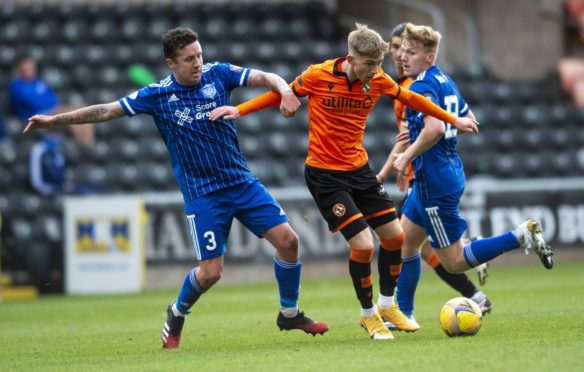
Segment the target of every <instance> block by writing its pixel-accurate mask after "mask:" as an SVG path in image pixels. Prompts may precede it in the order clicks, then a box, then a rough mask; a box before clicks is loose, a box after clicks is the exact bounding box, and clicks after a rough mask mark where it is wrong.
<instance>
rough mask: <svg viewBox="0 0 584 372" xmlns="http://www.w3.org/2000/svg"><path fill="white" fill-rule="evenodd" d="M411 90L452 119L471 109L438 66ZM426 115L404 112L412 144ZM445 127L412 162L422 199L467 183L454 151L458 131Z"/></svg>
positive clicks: (411, 87)
mask: <svg viewBox="0 0 584 372" xmlns="http://www.w3.org/2000/svg"><path fill="white" fill-rule="evenodd" d="M410 90H412V91H413V92H416V93H419V94H421V95H423V96H425V97H427V98H428V99H430V100H432V102H434V103H435V104H436V105H438V106H440V107H441V108H443V109H444V110H445V111H448V112H449V113H451V114H453V115H455V116H458V117H461V116H465V115H466V114H468V112H469V110H470V109H469V107H468V105H467V104H466V102H465V101H464V99H463V98H462V96H461V95H460V92H459V91H458V88H457V86H456V84H455V83H454V82H453V81H452V79H451V78H450V77H449V76H446V75H444V74H443V73H442V71H440V69H439V68H438V67H437V66H432V67H430V68H429V69H427V70H426V71H424V72H423V73H421V74H420V75H418V77H417V79H416V80H415V81H414V82H413V83H412V85H411V86H410ZM425 116H426V115H425V114H423V113H420V112H416V111H413V110H412V109H410V108H409V107H408V108H407V109H406V119H407V122H408V129H409V131H410V141H411V142H414V141H415V140H416V139H417V138H418V136H419V135H420V132H421V131H422V129H423V128H424V117H425ZM444 125H446V132H445V133H444V136H443V137H442V138H440V140H439V141H438V142H437V143H436V144H435V145H434V146H432V147H431V148H430V149H428V150H427V151H425V152H424V153H422V154H421V155H419V156H417V157H416V158H414V159H413V161H412V164H413V167H414V177H415V179H416V181H415V183H414V185H415V186H414V190H415V191H416V192H417V193H418V196H419V197H420V198H423V199H429V198H436V197H441V196H445V195H450V194H453V193H455V192H458V191H460V190H462V189H464V185H465V182H466V181H465V175H464V169H463V166H462V161H461V160H460V157H459V156H458V151H457V149H456V146H457V139H456V135H457V129H456V128H455V127H454V126H452V125H451V124H448V123H444Z"/></svg>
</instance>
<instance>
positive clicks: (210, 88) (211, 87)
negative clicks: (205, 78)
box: [201, 83, 217, 99]
mask: <svg viewBox="0 0 584 372" xmlns="http://www.w3.org/2000/svg"><path fill="white" fill-rule="evenodd" d="M201 93H203V95H204V96H205V98H209V99H211V98H213V97H215V95H217V89H215V84H214V83H211V84H207V85H205V86H204V87H203V88H201Z"/></svg>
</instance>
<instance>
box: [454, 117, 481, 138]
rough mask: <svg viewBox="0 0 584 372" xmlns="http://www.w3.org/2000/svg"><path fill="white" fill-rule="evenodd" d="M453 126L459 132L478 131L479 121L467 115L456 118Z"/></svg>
mask: <svg viewBox="0 0 584 372" xmlns="http://www.w3.org/2000/svg"><path fill="white" fill-rule="evenodd" d="M454 126H455V127H456V129H458V131H459V132H460V133H470V134H477V133H479V122H478V121H476V120H474V119H471V118H469V117H466V116H465V117H462V118H456V121H455V122H454Z"/></svg>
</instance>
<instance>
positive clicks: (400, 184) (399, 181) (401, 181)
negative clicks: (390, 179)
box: [395, 173, 409, 192]
mask: <svg viewBox="0 0 584 372" xmlns="http://www.w3.org/2000/svg"><path fill="white" fill-rule="evenodd" d="M408 177H409V174H405V175H403V176H402V177H400V174H399V173H398V175H397V177H396V179H395V185H396V186H397V188H398V189H399V191H402V192H404V191H406V190H407V189H408V186H409V182H408Z"/></svg>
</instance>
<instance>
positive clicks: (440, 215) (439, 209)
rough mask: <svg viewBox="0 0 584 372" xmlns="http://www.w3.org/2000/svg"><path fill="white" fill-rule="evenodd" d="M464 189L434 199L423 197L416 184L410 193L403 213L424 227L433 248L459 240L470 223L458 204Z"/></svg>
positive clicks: (443, 246) (444, 246)
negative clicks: (463, 217) (417, 190)
mask: <svg viewBox="0 0 584 372" xmlns="http://www.w3.org/2000/svg"><path fill="white" fill-rule="evenodd" d="M463 191H464V190H461V191H459V192H456V193H454V194H450V195H447V196H442V197H439V198H432V199H421V198H419V196H418V193H417V192H416V185H415V183H414V189H413V190H412V192H410V194H409V195H408V197H407V199H406V202H405V204H404V206H403V209H402V213H403V214H405V215H406V216H407V217H408V218H409V219H410V220H411V221H412V222H413V223H415V224H416V225H418V226H422V227H424V229H426V232H427V233H428V241H429V242H430V245H431V246H432V247H433V248H446V247H448V246H450V245H452V244H454V243H455V242H457V241H458V240H459V239H460V238H461V237H462V235H463V234H464V231H465V230H466V229H467V227H468V225H467V223H466V221H465V220H463V219H462V217H461V216H460V213H459V210H458V205H459V203H460V197H461V196H462V193H463Z"/></svg>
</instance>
